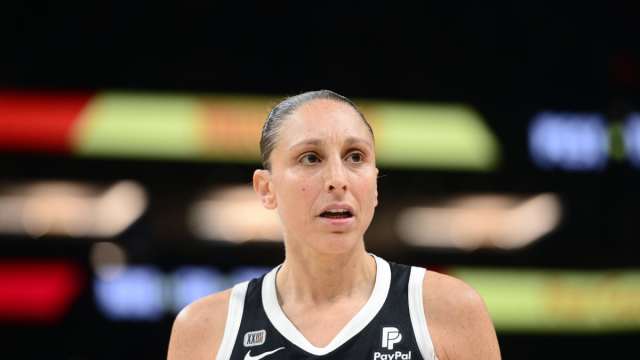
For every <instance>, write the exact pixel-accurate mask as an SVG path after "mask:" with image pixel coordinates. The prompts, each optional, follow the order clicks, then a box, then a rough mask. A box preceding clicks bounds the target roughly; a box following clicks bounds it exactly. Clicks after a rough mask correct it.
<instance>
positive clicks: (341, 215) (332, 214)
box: [320, 210, 353, 219]
mask: <svg viewBox="0 0 640 360" xmlns="http://www.w3.org/2000/svg"><path fill="white" fill-rule="evenodd" d="M320 217H324V218H329V219H346V218H350V217H353V214H352V213H351V211H349V210H329V211H325V212H323V213H322V214H320Z"/></svg>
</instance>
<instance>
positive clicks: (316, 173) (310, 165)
mask: <svg viewBox="0 0 640 360" xmlns="http://www.w3.org/2000/svg"><path fill="white" fill-rule="evenodd" d="M270 160H271V171H266V170H258V171H256V173H255V175H254V187H255V189H256V191H258V193H259V194H260V195H261V197H262V201H263V204H264V205H265V206H266V207H267V208H270V209H277V210H278V213H279V215H280V219H281V221H282V225H283V229H284V233H285V239H286V241H287V247H301V246H302V247H305V246H306V247H310V248H312V249H314V250H316V251H317V252H321V253H331V254H337V253H341V252H345V251H348V250H350V249H352V248H353V247H354V246H355V245H357V244H359V242H361V241H362V239H363V235H364V232H365V231H366V229H367V228H368V227H369V224H370V223H371V220H372V218H373V213H374V208H375V207H376V205H377V204H378V200H377V198H378V192H377V182H376V178H377V175H378V169H377V168H376V164H375V152H374V146H373V139H372V136H371V134H370V132H369V129H368V128H367V126H366V125H365V124H364V122H363V121H362V119H361V118H360V116H359V114H358V113H357V112H356V111H355V110H354V109H353V108H351V107H350V106H349V105H347V104H343V103H341V102H337V101H334V100H324V99H318V100H312V101H310V102H308V103H306V104H304V105H301V106H300V107H299V108H298V109H297V110H296V111H295V112H294V113H292V114H291V115H290V116H289V117H287V118H286V119H284V121H283V123H282V124H281V127H280V132H279V133H278V138H277V143H276V145H275V147H274V149H273V152H272V153H271V156H270Z"/></svg>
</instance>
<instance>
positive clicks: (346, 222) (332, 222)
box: [318, 203, 356, 228]
mask: <svg viewBox="0 0 640 360" xmlns="http://www.w3.org/2000/svg"><path fill="white" fill-rule="evenodd" d="M329 210H347V211H349V212H350V213H351V217H348V218H337V219H332V218H327V217H322V216H320V214H322V213H323V212H325V211H329ZM320 214H318V218H320V220H321V221H322V222H323V223H325V224H327V225H329V226H331V227H333V228H346V227H349V226H351V225H352V224H353V223H355V218H356V214H355V212H354V211H353V206H351V205H349V204H345V203H336V204H331V205H328V206H326V207H325V208H323V209H322V211H320Z"/></svg>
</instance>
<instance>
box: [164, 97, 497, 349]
mask: <svg viewBox="0 0 640 360" xmlns="http://www.w3.org/2000/svg"><path fill="white" fill-rule="evenodd" d="M260 147H261V152H262V160H263V167H264V169H261V170H257V171H255V173H254V175H253V186H254V189H255V191H256V193H257V194H258V196H259V197H260V199H261V200H262V204H263V205H264V207H266V208H267V209H273V210H276V211H277V212H278V214H279V216H280V219H281V222H282V227H283V232H284V243H285V249H286V251H285V260H284V262H283V263H282V264H281V265H280V266H278V267H276V268H275V269H273V270H272V271H271V272H269V273H268V274H266V275H265V276H263V277H262V278H259V279H254V280H252V281H250V282H248V283H247V282H245V283H241V284H238V285H236V286H235V287H233V288H232V289H230V290H227V291H224V292H221V293H217V294H213V295H210V296H208V297H205V298H203V299H200V300H197V301H196V302H194V303H192V304H191V305H189V306H187V307H186V308H185V309H184V310H182V311H181V312H180V314H179V315H178V317H177V318H176V320H175V323H174V326H173V331H172V335H171V340H170V344H169V355H168V359H169V360H187V359H188V360H205V359H206V360H214V359H216V360H229V359H230V360H259V359H265V360H277V359H342V360H343V359H349V360H352V359H368V360H409V359H410V360H420V359H425V360H433V359H436V358H437V359H440V360H445V359H460V360H463V359H473V360H484V359H491V360H493V359H499V358H500V351H499V348H498V342H497V339H496V334H495V331H494V328H493V325H492V323H491V320H490V318H489V316H488V313H487V310H486V308H485V305H484V303H483V301H482V299H481V298H480V296H479V295H478V294H477V293H476V292H475V291H474V290H473V289H471V288H470V287H469V286H468V285H466V284H465V283H463V282H461V281H460V280H457V279H455V278H452V277H449V276H446V275H443V274H439V273H436V272H433V271H426V270H425V269H422V268H417V267H410V266H405V265H399V264H393V263H389V262H387V261H385V260H383V259H381V258H379V257H377V256H375V255H373V254H370V253H367V251H366V250H365V246H364V241H363V236H364V233H365V231H366V230H367V228H368V227H369V224H370V223H371V220H372V218H373V214H374V209H375V207H376V205H377V203H378V200H377V195H378V193H377V182H376V180H377V175H378V169H377V168H376V154H375V151H374V137H373V131H372V130H371V127H370V126H369V124H368V123H367V121H366V120H365V118H364V116H363V115H362V114H361V113H360V112H359V111H358V109H357V108H356V106H355V105H354V104H353V103H352V102H351V101H350V100H348V99H347V98H345V97H342V96H341V95H338V94H336V93H333V92H331V91H326V90H323V91H315V92H308V93H304V94H300V95H297V96H294V97H291V98H288V99H286V100H284V101H283V102H281V103H280V104H278V105H277V106H276V107H275V108H274V109H273V110H272V111H271V113H270V114H269V117H268V118H267V120H266V123H265V125H264V127H263V130H262V139H261V142H260Z"/></svg>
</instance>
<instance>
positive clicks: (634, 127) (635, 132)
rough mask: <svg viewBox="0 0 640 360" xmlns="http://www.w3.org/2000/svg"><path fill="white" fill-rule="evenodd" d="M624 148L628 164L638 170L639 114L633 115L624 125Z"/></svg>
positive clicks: (639, 161)
mask: <svg viewBox="0 0 640 360" xmlns="http://www.w3.org/2000/svg"><path fill="white" fill-rule="evenodd" d="M624 147H625V151H626V152H627V156H628V157H629V162H631V164H632V165H633V166H635V167H637V168H640V114H639V113H633V114H630V115H629V116H628V117H627V120H626V122H625V124H624Z"/></svg>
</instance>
